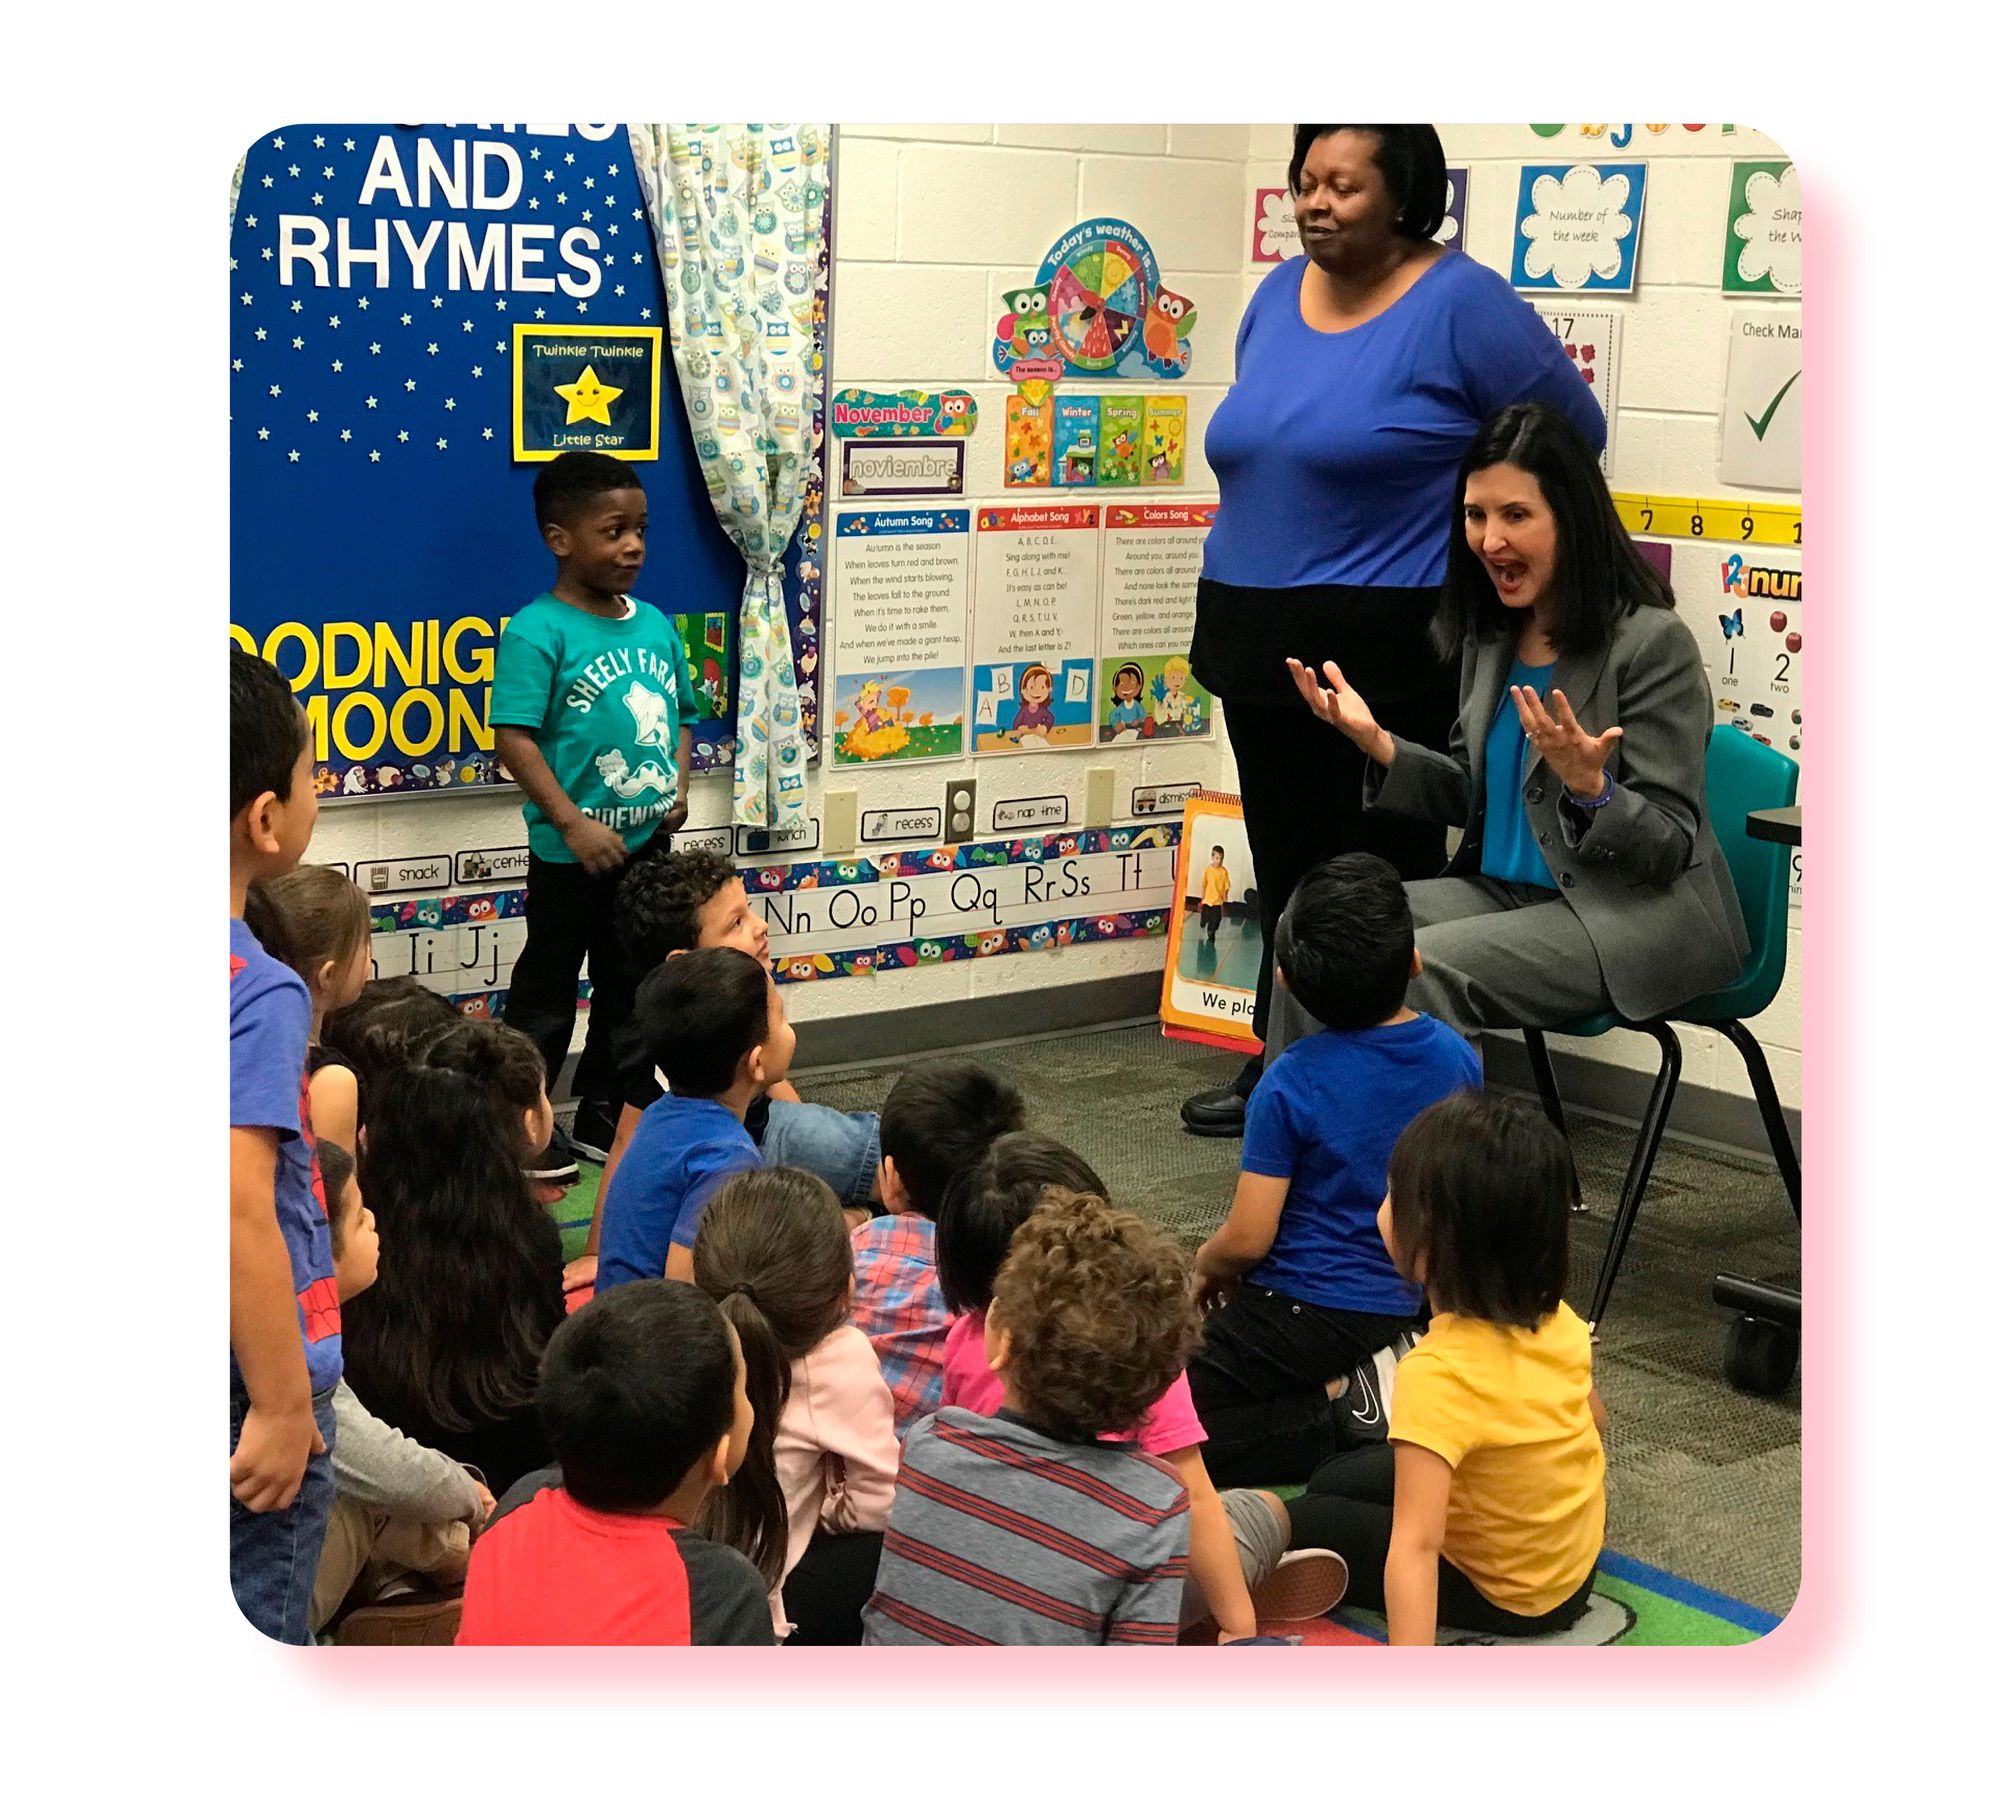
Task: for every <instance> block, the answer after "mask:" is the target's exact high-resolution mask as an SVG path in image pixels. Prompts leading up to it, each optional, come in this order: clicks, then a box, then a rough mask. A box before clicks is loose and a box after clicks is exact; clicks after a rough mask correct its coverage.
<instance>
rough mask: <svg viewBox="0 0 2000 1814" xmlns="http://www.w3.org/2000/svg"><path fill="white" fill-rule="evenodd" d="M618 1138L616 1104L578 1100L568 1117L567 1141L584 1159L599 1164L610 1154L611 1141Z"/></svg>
mask: <svg viewBox="0 0 2000 1814" xmlns="http://www.w3.org/2000/svg"><path fill="white" fill-rule="evenodd" d="M617 1138H618V1104H617V1103H615V1102H579V1103H578V1104H577V1105H576V1113H575V1115H574V1116H572V1117H571V1119H570V1124H569V1143H570V1146H571V1147H572V1148H573V1149H574V1150H575V1151H577V1152H579V1153H581V1154H582V1155H583V1156H584V1158H586V1159H595V1160H596V1161H597V1163H598V1164H599V1165H602V1164H604V1162H605V1161H606V1160H607V1159H609V1158H610V1156H611V1143H612V1142H613V1141H614V1140H616V1139H617Z"/></svg>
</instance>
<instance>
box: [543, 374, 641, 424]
mask: <svg viewBox="0 0 2000 1814" xmlns="http://www.w3.org/2000/svg"><path fill="white" fill-rule="evenodd" d="M555 393H556V395H557V396H558V397H560V398H561V399H562V400H563V401H564V402H565V403H567V404H568V405H569V414H568V415H567V416H565V417H564V418H563V426H564V427H565V428H567V427H569V426H570V424H571V423H573V422H602V423H603V424H604V426H605V427H606V428H609V427H610V426H611V406H612V404H614V403H616V402H617V401H618V399H619V398H620V397H622V396H624V394H625V392H624V390H623V389H622V388H621V387H620V386H618V385H615V384H600V383H599V382H598V379H597V373H596V372H595V371H594V370H593V369H592V368H591V367H590V366H587V365H586V366H585V367H584V368H583V375H582V376H581V377H580V378H578V379H577V381H576V382H575V383H574V384H558V385H556V386H555Z"/></svg>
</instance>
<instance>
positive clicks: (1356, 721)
mask: <svg viewBox="0 0 2000 1814" xmlns="http://www.w3.org/2000/svg"><path fill="white" fill-rule="evenodd" d="M1285 666H1286V667H1288V668H1290V669H1291V671H1292V684H1293V685H1294V686H1296V687H1297V688H1298V689H1299V697H1300V698H1301V699H1303V700H1304V701H1305V702H1306V705H1307V706H1308V707H1309V708H1310V710H1311V712H1312V715H1313V716H1314V717H1315V718H1321V719H1324V720H1325V721H1326V722H1327V723H1328V724H1330V725H1332V726H1333V728H1334V729H1335V730H1337V731H1339V732H1340V733H1341V735H1342V736H1344V737H1346V738H1347V739H1348V741H1349V742H1351V743H1353V744H1354V745H1355V747H1356V748H1358V749H1359V750H1360V751H1361V753H1362V754H1363V755H1365V756H1368V757H1371V758H1372V759H1373V760H1374V761H1376V762H1378V763H1380V764H1381V765H1382V766H1383V767H1384V768H1387V767H1388V766H1389V763H1390V762H1391V761H1392V760H1393V759H1394V757H1395V754H1396V740H1395V738H1393V737H1391V736H1390V735H1389V733H1388V732H1387V731H1385V730H1384V729H1383V728H1382V727H1381V726H1380V725H1379V724H1377V723H1376V722H1375V714H1374V713H1373V712H1371V711H1370V710H1369V709H1368V701H1367V700H1365V699H1363V698H1362V697H1361V695H1360V694H1359V693H1357V692H1356V691H1355V690H1354V689H1353V688H1352V687H1351V686H1349V685H1348V684H1347V682H1346V680H1345V679H1344V678H1343V677H1342V675H1341V672H1340V669H1339V668H1338V667H1336V666H1335V665H1334V664H1333V663H1332V662H1330V661H1329V662H1327V663H1326V664H1325V668H1324V670H1323V671H1324V673H1325V674H1326V685H1325V686H1321V685H1320V684H1319V682H1318V681H1317V680H1316V679H1314V677H1313V672H1312V670H1311V669H1310V668H1308V667H1307V666H1306V665H1305V663H1304V662H1302V661H1300V660H1299V659H1298V658H1297V657H1296V656H1292V655H1287V656H1286V657H1285Z"/></svg>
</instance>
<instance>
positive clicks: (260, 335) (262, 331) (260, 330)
mask: <svg viewBox="0 0 2000 1814" xmlns="http://www.w3.org/2000/svg"><path fill="white" fill-rule="evenodd" d="M257 338H258V339H259V340H262V339H263V338H264V330H263V329H262V328H259V329H258V330H257Z"/></svg>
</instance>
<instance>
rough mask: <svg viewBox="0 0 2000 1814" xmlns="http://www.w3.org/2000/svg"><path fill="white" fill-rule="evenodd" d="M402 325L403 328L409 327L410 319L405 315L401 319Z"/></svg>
mask: <svg viewBox="0 0 2000 1814" xmlns="http://www.w3.org/2000/svg"><path fill="white" fill-rule="evenodd" d="M403 325H404V326H405V327H408V326H409V325H410V318H409V316H407V315H405V316H404V317H403Z"/></svg>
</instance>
